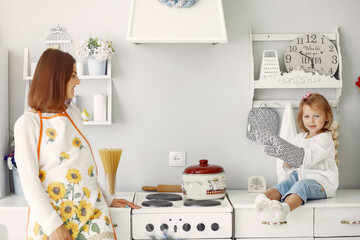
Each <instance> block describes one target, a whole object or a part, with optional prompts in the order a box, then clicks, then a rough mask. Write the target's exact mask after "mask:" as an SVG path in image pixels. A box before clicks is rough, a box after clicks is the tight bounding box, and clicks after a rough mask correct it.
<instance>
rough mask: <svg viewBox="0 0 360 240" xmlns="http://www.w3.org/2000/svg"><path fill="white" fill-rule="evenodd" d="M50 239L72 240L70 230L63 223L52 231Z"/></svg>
mask: <svg viewBox="0 0 360 240" xmlns="http://www.w3.org/2000/svg"><path fill="white" fill-rule="evenodd" d="M49 240H71V236H70V232H69V230H67V229H66V227H64V225H61V226H60V227H58V228H57V229H56V230H55V231H53V232H52V233H51V235H50V237H49Z"/></svg>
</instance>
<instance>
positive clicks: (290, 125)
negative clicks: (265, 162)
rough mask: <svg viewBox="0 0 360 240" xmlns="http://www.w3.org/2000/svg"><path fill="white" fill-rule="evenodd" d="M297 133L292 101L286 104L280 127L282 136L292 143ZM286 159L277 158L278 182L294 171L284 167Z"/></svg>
mask: <svg viewBox="0 0 360 240" xmlns="http://www.w3.org/2000/svg"><path fill="white" fill-rule="evenodd" d="M296 134H297V131H296V125H295V120H294V112H293V109H292V107H291V103H286V104H285V109H284V114H283V119H282V122H281V128H280V137H282V138H283V139H285V140H286V141H288V142H290V143H292V142H293V140H294V138H295V136H296ZM283 163H284V161H283V160H281V159H279V158H277V159H276V174H277V177H278V182H279V183H280V182H282V181H283V180H285V179H286V178H287V177H288V176H289V175H290V173H291V172H292V169H291V170H290V169H289V170H287V169H285V168H284V167H283Z"/></svg>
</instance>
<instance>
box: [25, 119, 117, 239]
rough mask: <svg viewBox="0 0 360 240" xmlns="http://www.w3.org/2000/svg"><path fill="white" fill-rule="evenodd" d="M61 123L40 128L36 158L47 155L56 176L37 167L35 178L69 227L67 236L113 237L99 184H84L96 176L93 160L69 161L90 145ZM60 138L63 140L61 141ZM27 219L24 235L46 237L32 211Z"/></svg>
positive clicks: (84, 153) (87, 150)
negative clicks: (27, 233) (78, 162)
mask: <svg viewBox="0 0 360 240" xmlns="http://www.w3.org/2000/svg"><path fill="white" fill-rule="evenodd" d="M53 119H54V118H53ZM45 124H46V123H45ZM58 126H59V127H58ZM63 127H64V126H63V125H56V124H49V125H44V128H43V129H44V132H43V133H44V134H43V138H42V140H41V141H42V147H41V153H44V154H42V155H40V159H39V161H48V159H49V157H51V158H52V159H54V161H55V164H56V166H59V168H57V169H56V171H55V173H56V174H55V175H56V176H55V175H54V174H53V172H52V171H50V170H52V169H51V168H48V169H47V168H45V167H44V168H42V169H40V171H39V179H40V181H41V183H42V185H43V187H44V189H45V192H46V193H47V194H48V196H49V199H50V204H51V205H52V207H53V208H54V210H55V211H56V212H57V213H58V214H59V216H60V217H61V219H62V221H63V222H64V223H63V225H64V226H65V227H66V228H67V229H68V230H69V232H70V235H71V239H73V240H85V239H87V238H89V237H90V238H96V237H98V238H100V237H101V236H105V235H106V236H107V235H108V236H109V238H110V239H111V238H114V233H113V229H112V227H111V220H110V215H109V212H108V208H107V205H106V203H105V202H104V198H103V196H102V193H101V191H100V188H92V187H89V185H88V183H89V181H90V182H92V181H95V179H93V178H96V173H95V172H94V171H95V167H94V165H93V163H92V162H91V163H89V162H88V160H86V161H85V164H80V165H78V164H74V165H72V163H73V162H74V163H75V161H77V160H78V159H80V160H81V161H82V160H83V159H82V158H83V157H86V158H87V157H88V156H89V155H90V156H91V152H90V146H89V145H87V143H86V139H84V138H83V137H81V136H80V135H78V134H77V133H75V134H73V132H71V135H66V134H67V132H63V130H62V129H65V131H68V129H69V128H67V127H68V126H65V128H63ZM80 134H81V133H80ZM63 139H67V141H65V142H64V141H63ZM51 143H54V144H51ZM43 146H44V147H43ZM88 146H89V147H88ZM57 147H59V148H58V150H57V149H56V148H57ZM45 149H46V150H45ZM59 150H60V151H59ZM46 163H47V162H46ZM65 163H66V164H65ZM67 164H69V165H67ZM45 166H46V167H47V165H45ZM67 166H71V167H67ZM90 186H92V185H90ZM30 220H31V221H30V222H29V227H28V230H29V236H28V239H29V240H35V239H36V240H40V239H41V240H48V239H49V237H48V236H47V235H46V234H45V232H44V231H43V229H42V226H41V225H40V224H39V223H38V222H36V221H35V219H34V218H33V216H32V215H30Z"/></svg>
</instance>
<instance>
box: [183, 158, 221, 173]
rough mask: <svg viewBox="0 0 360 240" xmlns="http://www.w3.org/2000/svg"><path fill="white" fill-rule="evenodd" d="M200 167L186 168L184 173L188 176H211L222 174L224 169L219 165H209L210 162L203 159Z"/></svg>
mask: <svg viewBox="0 0 360 240" xmlns="http://www.w3.org/2000/svg"><path fill="white" fill-rule="evenodd" d="M199 162H200V164H199V165H193V166H189V167H187V168H185V170H184V173H188V174H211V173H222V172H224V169H223V168H222V167H220V166H219V165H209V164H208V160H206V159H202V160H200V161H199Z"/></svg>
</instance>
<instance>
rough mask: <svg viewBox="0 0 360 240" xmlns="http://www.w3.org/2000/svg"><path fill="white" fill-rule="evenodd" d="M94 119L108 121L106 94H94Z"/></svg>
mask: <svg viewBox="0 0 360 240" xmlns="http://www.w3.org/2000/svg"><path fill="white" fill-rule="evenodd" d="M94 121H106V95H105V94H95V95H94Z"/></svg>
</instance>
